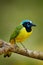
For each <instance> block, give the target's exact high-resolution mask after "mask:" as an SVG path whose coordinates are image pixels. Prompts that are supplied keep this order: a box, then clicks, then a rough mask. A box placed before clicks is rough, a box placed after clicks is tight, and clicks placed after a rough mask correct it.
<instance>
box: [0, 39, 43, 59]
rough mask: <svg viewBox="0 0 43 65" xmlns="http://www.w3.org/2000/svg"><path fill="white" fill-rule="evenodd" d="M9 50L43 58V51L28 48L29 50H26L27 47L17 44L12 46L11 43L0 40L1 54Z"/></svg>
mask: <svg viewBox="0 0 43 65" xmlns="http://www.w3.org/2000/svg"><path fill="white" fill-rule="evenodd" d="M8 51H9V52H14V53H17V54H20V55H23V56H27V57H31V58H35V59H39V60H43V52H38V51H32V50H28V49H27V52H26V50H25V49H21V48H19V47H17V46H12V45H11V44H10V43H7V42H5V41H3V40H0V55H1V54H4V53H7V52H8Z"/></svg>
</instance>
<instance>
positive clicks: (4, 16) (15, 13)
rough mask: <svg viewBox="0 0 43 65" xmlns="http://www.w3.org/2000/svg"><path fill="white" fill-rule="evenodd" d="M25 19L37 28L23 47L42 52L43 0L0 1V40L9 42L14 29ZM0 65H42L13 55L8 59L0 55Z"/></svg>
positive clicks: (38, 61) (39, 61) (31, 59)
mask: <svg viewBox="0 0 43 65" xmlns="http://www.w3.org/2000/svg"><path fill="white" fill-rule="evenodd" d="M25 19H29V20H32V21H33V23H35V24H36V25H37V27H36V28H33V33H32V35H31V36H30V38H29V39H27V40H26V41H24V42H23V43H24V45H25V46H26V48H28V49H30V50H36V51H37V50H38V51H43V0H0V39H3V40H5V41H6V42H9V38H10V35H11V34H12V32H13V31H14V29H15V27H16V26H17V25H19V23H20V22H21V21H22V20H25ZM18 45H19V47H21V45H20V44H18ZM0 65H43V61H41V60H37V59H33V58H28V57H25V56H21V55H18V54H15V53H14V54H12V56H11V57H10V58H4V57H3V55H0Z"/></svg>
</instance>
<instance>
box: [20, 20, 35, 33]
mask: <svg viewBox="0 0 43 65" xmlns="http://www.w3.org/2000/svg"><path fill="white" fill-rule="evenodd" d="M21 24H22V25H23V26H24V27H25V28H26V30H27V31H28V32H29V31H30V29H31V28H32V27H35V26H36V25H35V24H33V23H32V21H31V20H24V21H22V22H21Z"/></svg>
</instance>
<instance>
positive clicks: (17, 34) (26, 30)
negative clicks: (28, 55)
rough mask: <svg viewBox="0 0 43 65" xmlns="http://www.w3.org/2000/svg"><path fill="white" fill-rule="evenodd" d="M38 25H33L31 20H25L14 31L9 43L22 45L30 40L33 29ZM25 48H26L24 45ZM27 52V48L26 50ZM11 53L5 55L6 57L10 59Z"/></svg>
mask: <svg viewBox="0 0 43 65" xmlns="http://www.w3.org/2000/svg"><path fill="white" fill-rule="evenodd" d="M35 26H36V24H33V23H32V21H31V20H23V21H22V22H21V23H20V24H19V25H18V26H17V27H16V28H15V30H14V32H13V33H12V35H11V37H10V40H9V42H10V43H11V44H12V45H14V44H16V43H21V44H22V42H23V41H24V40H26V39H27V38H29V36H30V35H31V34H32V27H35ZM22 46H23V47H24V48H25V46H24V45H23V44H22ZM25 50H26V48H25ZM10 56H11V52H8V53H6V54H4V57H10Z"/></svg>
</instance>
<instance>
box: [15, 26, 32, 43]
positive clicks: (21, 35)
mask: <svg viewBox="0 0 43 65" xmlns="http://www.w3.org/2000/svg"><path fill="white" fill-rule="evenodd" d="M31 33H32V31H31V32H27V31H26V29H25V27H23V28H22V29H21V31H20V33H19V35H18V36H17V37H16V38H15V40H16V42H23V41H24V40H25V39H26V38H28V37H29V36H30V35H31Z"/></svg>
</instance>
